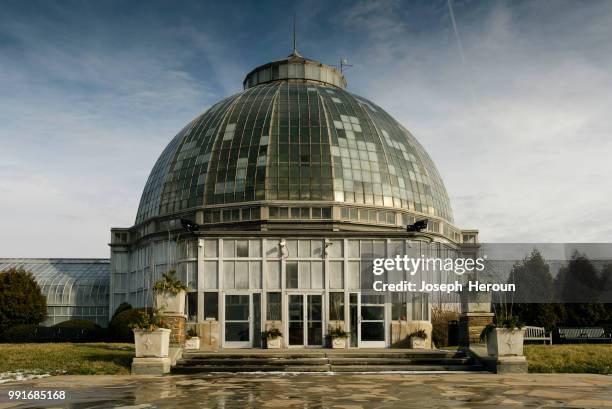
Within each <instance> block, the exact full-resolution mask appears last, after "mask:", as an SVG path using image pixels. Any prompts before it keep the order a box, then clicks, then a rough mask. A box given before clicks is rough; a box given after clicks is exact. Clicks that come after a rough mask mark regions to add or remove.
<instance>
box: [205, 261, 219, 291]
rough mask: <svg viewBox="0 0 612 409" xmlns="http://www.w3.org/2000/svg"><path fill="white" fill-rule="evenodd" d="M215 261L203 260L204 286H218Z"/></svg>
mask: <svg viewBox="0 0 612 409" xmlns="http://www.w3.org/2000/svg"><path fill="white" fill-rule="evenodd" d="M217 277H218V275H217V262H216V261H205V262H204V288H218V285H219V281H218V279H217Z"/></svg>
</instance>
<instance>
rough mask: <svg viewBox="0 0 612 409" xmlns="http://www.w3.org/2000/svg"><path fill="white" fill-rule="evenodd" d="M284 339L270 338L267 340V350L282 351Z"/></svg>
mask: <svg viewBox="0 0 612 409" xmlns="http://www.w3.org/2000/svg"><path fill="white" fill-rule="evenodd" d="M282 340H283V338H282V337H276V338H268V339H267V340H266V348H268V349H280V347H281V345H282Z"/></svg>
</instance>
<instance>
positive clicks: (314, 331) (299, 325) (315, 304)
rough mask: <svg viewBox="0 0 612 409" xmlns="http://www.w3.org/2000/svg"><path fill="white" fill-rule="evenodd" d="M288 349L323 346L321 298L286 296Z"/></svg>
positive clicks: (307, 295) (316, 295) (314, 295)
mask: <svg viewBox="0 0 612 409" xmlns="http://www.w3.org/2000/svg"><path fill="white" fill-rule="evenodd" d="M287 308H288V318H289V322H288V333H289V340H288V341H289V346H290V347H306V346H312V347H314V346H318V347H320V346H323V296H322V295H321V294H288V302H287Z"/></svg>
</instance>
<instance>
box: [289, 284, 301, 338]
mask: <svg viewBox="0 0 612 409" xmlns="http://www.w3.org/2000/svg"><path fill="white" fill-rule="evenodd" d="M303 303H304V297H303V296H302V295H289V345H304V304H303Z"/></svg>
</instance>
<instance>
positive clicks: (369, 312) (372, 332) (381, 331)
mask: <svg viewBox="0 0 612 409" xmlns="http://www.w3.org/2000/svg"><path fill="white" fill-rule="evenodd" d="M358 298H359V306H358V310H359V318H358V326H357V331H358V333H359V343H358V344H359V345H358V346H359V347H360V348H384V347H385V346H386V342H385V334H386V332H385V328H386V326H385V298H384V295H378V294H360V296H359V297H358Z"/></svg>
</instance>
